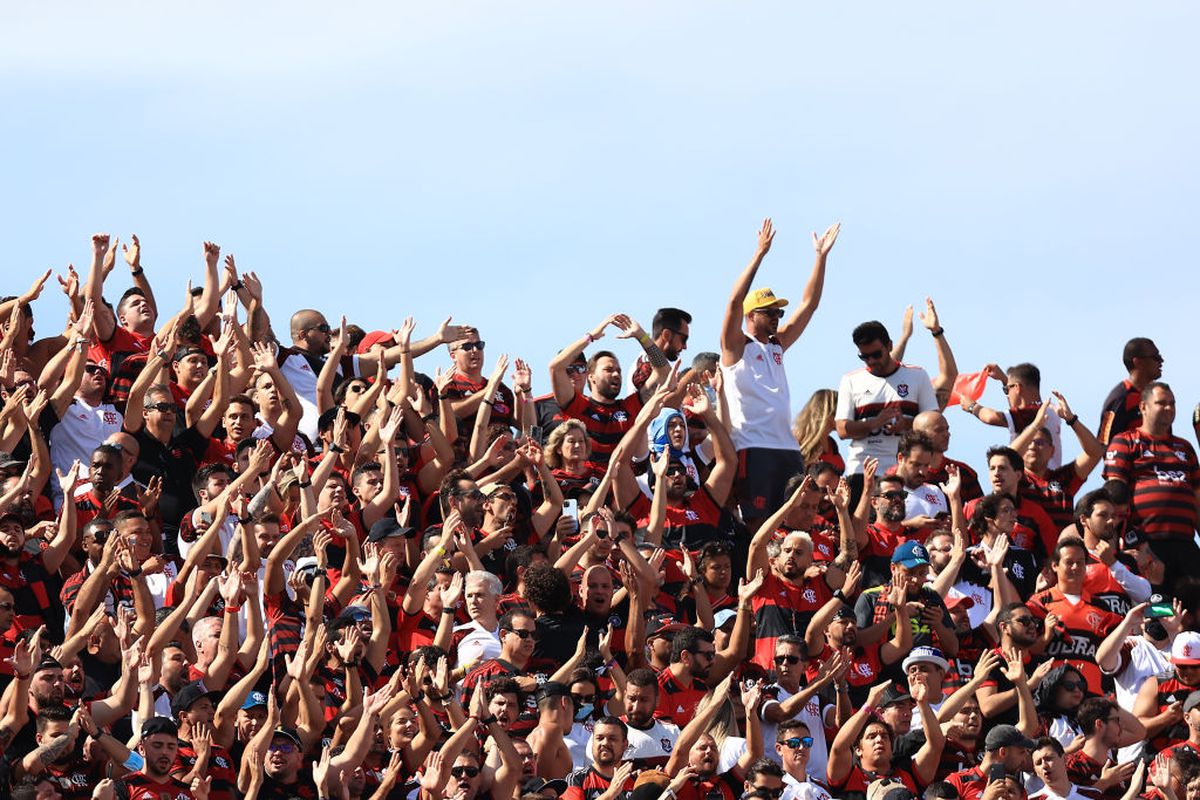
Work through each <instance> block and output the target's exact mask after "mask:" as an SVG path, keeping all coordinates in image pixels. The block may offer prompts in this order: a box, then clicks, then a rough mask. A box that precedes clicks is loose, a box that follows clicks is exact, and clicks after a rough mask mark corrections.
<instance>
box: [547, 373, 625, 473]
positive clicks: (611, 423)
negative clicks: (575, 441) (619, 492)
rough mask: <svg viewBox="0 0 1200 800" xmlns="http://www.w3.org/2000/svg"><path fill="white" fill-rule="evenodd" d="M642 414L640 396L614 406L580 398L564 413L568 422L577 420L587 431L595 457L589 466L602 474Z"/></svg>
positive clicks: (586, 397)
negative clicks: (611, 456) (628, 431)
mask: <svg viewBox="0 0 1200 800" xmlns="http://www.w3.org/2000/svg"><path fill="white" fill-rule="evenodd" d="M641 410H642V398H641V395H639V394H637V393H636V392H634V393H633V394H631V395H629V396H628V397H625V398H623V399H621V400H617V401H616V402H614V403H601V402H599V401H597V400H596V399H595V398H593V397H588V396H586V395H582V394H577V395H575V396H574V397H573V398H571V402H570V403H568V404H567V407H566V408H564V409H563V416H565V417H566V418H567V419H577V420H579V421H580V422H582V423H583V426H584V427H585V428H587V432H588V439H589V440H590V442H591V445H592V454H591V455H590V456H589V457H588V465H589V466H590V467H591V468H592V469H593V470H595V471H597V472H598V473H600V474H603V473H604V471H605V470H606V469H607V468H608V457H609V455H610V454H611V453H612V451H613V448H615V447H616V446H617V443H618V442H620V441H621V437H622V436H624V435H625V431H627V430H629V429H630V428H632V427H633V421H634V419H636V418H637V415H638V412H639V411H641Z"/></svg>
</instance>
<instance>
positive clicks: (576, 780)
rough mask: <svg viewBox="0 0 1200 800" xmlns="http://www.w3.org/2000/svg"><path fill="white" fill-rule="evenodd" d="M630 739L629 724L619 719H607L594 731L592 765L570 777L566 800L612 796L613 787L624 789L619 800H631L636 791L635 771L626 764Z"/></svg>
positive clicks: (573, 773) (600, 721)
mask: <svg viewBox="0 0 1200 800" xmlns="http://www.w3.org/2000/svg"><path fill="white" fill-rule="evenodd" d="M628 746H629V738H628V736H627V734H626V732H625V723H624V722H621V720H619V719H617V718H616V717H603V718H601V719H600V720H599V721H597V722H596V726H595V727H594V728H593V729H592V744H591V748H590V749H591V751H592V765H591V766H590V767H588V768H587V769H580V770H576V771H575V772H572V773H571V774H570V775H568V776H567V791H566V792H564V793H563V796H562V800H596V798H598V797H600V795H602V794H611V792H609V789H610V787H612V786H613V785H614V784H616V785H617V786H620V787H621V788H620V789H619V790H618V792H619V794H618V796H628V794H627V793H628V792H630V791H632V790H633V769H632V765H630V764H629V763H628V762H624V763H623V758H624V755H625V749H626V748H627V747H628Z"/></svg>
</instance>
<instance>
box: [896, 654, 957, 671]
mask: <svg viewBox="0 0 1200 800" xmlns="http://www.w3.org/2000/svg"><path fill="white" fill-rule="evenodd" d="M922 663H924V664H933V665H935V666H938V667H941V668H942V672H949V671H950V662H949V661H947V660H946V659H944V658H938V657H937V656H921V657H920V658H906V659H904V664H903V665H902V668H903V669H904V670H905V671H907V670H908V668H909V667H910V666H912V665H913V664H922Z"/></svg>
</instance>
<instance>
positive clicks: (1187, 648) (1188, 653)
mask: <svg viewBox="0 0 1200 800" xmlns="http://www.w3.org/2000/svg"><path fill="white" fill-rule="evenodd" d="M1183 657H1184V658H1191V657H1192V646H1191V645H1190V644H1185V645H1184V646H1183Z"/></svg>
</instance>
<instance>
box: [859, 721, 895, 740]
mask: <svg viewBox="0 0 1200 800" xmlns="http://www.w3.org/2000/svg"><path fill="white" fill-rule="evenodd" d="M872 725H881V726H883V729H884V730H885V731H886V732H887V737H888V740H889V741H891V742H893V743H894V742H895V741H896V731H894V730H892V726H891V725H888V724H887V723H886V722H884V721H883V720H882V719H880V718H879V717H872V718H871V719H868V720H867V724H866V725H863V727H862V730H861V731H859V732H858V736H856V737H855V738H854V743H855V744H861V743H862V740H863V737H864V736H866V735H867V729H868V728H870V727H871V726H872Z"/></svg>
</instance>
